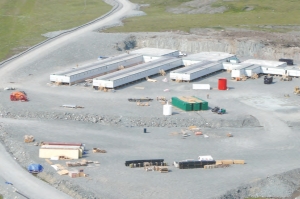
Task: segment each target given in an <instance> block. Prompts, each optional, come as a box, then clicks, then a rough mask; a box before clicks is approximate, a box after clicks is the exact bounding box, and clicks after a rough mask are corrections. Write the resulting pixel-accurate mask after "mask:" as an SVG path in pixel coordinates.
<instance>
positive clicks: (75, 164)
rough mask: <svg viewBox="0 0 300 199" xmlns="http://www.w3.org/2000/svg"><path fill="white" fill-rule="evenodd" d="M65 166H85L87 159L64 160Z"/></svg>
mask: <svg viewBox="0 0 300 199" xmlns="http://www.w3.org/2000/svg"><path fill="white" fill-rule="evenodd" d="M66 165H67V167H80V166H87V165H88V163H87V161H81V162H66Z"/></svg>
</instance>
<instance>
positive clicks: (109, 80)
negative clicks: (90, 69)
mask: <svg viewBox="0 0 300 199" xmlns="http://www.w3.org/2000/svg"><path fill="white" fill-rule="evenodd" d="M181 65H182V60H181V59H178V58H171V57H161V58H159V59H155V60H153V61H149V62H147V63H143V64H139V65H137V66H133V67H130V68H127V69H124V70H120V71H117V72H113V73H110V74H107V75H103V76H101V77H98V78H94V79H93V86H94V87H99V86H101V87H106V88H116V87H119V86H122V85H124V84H127V83H130V82H133V81H136V80H139V79H142V78H145V77H149V76H151V75H155V74H158V73H159V71H160V70H164V71H167V70H170V69H173V68H177V67H179V66H181Z"/></svg>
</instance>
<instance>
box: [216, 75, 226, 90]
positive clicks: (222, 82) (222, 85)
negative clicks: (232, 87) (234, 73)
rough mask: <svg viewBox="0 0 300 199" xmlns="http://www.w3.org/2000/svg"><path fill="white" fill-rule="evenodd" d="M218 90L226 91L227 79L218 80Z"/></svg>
mask: <svg viewBox="0 0 300 199" xmlns="http://www.w3.org/2000/svg"><path fill="white" fill-rule="evenodd" d="M218 89H219V90H227V79H226V78H220V79H219V82H218Z"/></svg>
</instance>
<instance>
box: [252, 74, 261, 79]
mask: <svg viewBox="0 0 300 199" xmlns="http://www.w3.org/2000/svg"><path fill="white" fill-rule="evenodd" d="M258 78H259V75H258V74H256V73H253V74H252V75H251V79H258Z"/></svg>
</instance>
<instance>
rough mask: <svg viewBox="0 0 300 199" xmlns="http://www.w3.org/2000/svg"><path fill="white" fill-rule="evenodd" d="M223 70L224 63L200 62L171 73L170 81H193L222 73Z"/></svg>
mask: <svg viewBox="0 0 300 199" xmlns="http://www.w3.org/2000/svg"><path fill="white" fill-rule="evenodd" d="M222 69H223V66H222V63H219V62H211V61H200V62H198V63H194V64H192V65H189V66H186V67H184V68H180V69H177V70H175V71H171V73H170V79H172V80H183V81H191V80H194V79H197V78H199V77H203V76H205V75H208V74H211V73H214V72H217V71H220V70H222Z"/></svg>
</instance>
